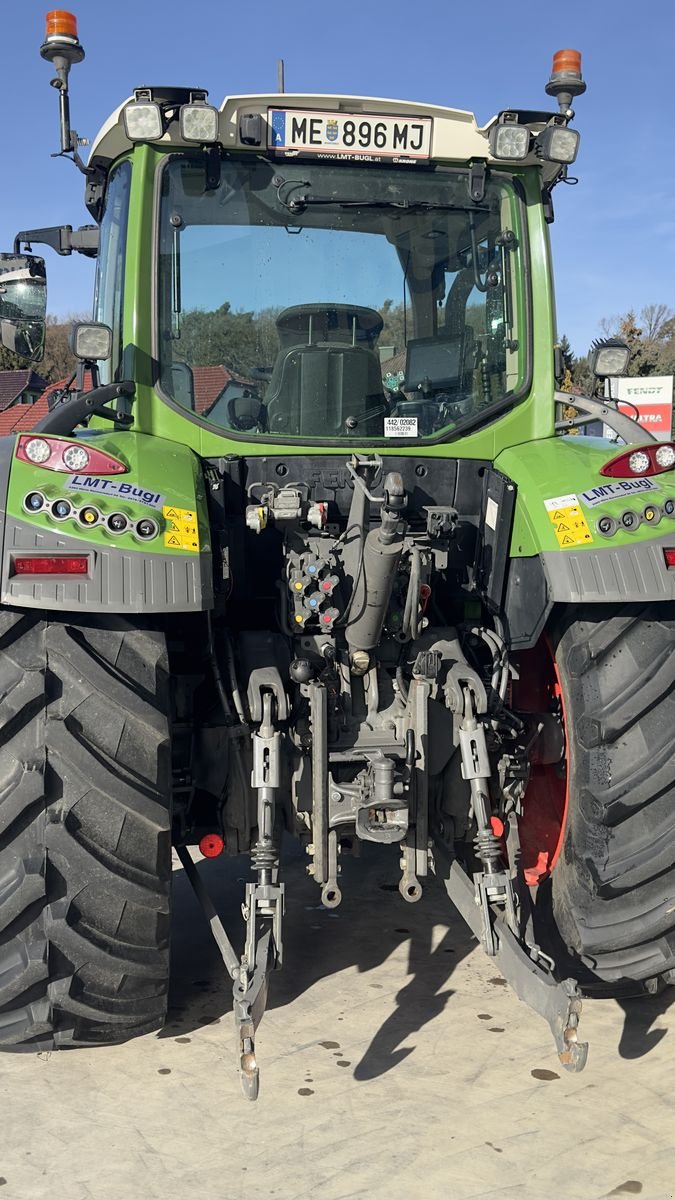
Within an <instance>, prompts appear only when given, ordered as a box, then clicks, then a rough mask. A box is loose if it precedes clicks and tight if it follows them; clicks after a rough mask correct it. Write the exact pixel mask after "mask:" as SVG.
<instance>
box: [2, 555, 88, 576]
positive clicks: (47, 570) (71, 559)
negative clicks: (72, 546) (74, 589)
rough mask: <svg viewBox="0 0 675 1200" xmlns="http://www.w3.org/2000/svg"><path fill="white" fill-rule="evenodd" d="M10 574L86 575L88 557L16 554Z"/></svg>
mask: <svg viewBox="0 0 675 1200" xmlns="http://www.w3.org/2000/svg"><path fill="white" fill-rule="evenodd" d="M10 573H11V574H12V575H87V574H88V573H89V556H88V555H87V554H50V555H46V554H44V555H37V554H16V555H15V556H14V559H13V562H12V566H11V572H10Z"/></svg>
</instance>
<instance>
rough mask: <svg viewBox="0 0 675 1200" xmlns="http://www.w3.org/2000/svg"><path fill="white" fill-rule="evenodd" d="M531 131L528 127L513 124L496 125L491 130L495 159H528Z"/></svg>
mask: <svg viewBox="0 0 675 1200" xmlns="http://www.w3.org/2000/svg"><path fill="white" fill-rule="evenodd" d="M529 148H530V131H529V129H528V128H527V126H526V125H514V124H511V123H508V124H504V125H495V126H494V128H493V129H491V130H490V150H491V151H492V156H493V158H508V159H519V158H527V152H528V150H529Z"/></svg>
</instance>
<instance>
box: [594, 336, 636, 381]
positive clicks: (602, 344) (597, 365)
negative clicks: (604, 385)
mask: <svg viewBox="0 0 675 1200" xmlns="http://www.w3.org/2000/svg"><path fill="white" fill-rule="evenodd" d="M629 358H630V347H629V346H627V345H626V343H625V342H622V341H621V340H620V338H605V339H604V340H603V341H596V342H593V345H592V346H591V353H590V362H589V366H590V368H591V371H592V372H593V374H594V375H595V377H596V379H607V378H608V377H609V376H610V375H625V374H626V371H627V370H628V360H629Z"/></svg>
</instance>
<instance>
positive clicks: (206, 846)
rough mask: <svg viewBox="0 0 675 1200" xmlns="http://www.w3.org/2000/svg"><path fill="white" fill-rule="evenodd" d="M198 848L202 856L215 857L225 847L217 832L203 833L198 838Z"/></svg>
mask: <svg viewBox="0 0 675 1200" xmlns="http://www.w3.org/2000/svg"><path fill="white" fill-rule="evenodd" d="M199 849H200V850H201V852H202V854H203V855H204V858H217V857H218V855H219V854H222V853H223V850H224V849H225V842H224V841H223V839H222V838H221V836H220V834H219V833H205V834H204V836H203V838H200V839H199Z"/></svg>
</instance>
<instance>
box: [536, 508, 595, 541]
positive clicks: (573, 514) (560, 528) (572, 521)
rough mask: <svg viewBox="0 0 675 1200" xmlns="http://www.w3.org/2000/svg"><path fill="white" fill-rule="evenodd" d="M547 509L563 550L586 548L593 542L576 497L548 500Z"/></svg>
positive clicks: (557, 539)
mask: <svg viewBox="0 0 675 1200" xmlns="http://www.w3.org/2000/svg"><path fill="white" fill-rule="evenodd" d="M544 503H545V505H546V509H547V510H548V515H549V517H550V520H551V524H552V525H553V532H554V533H555V536H556V541H557V543H558V545H559V546H560V547H561V548H562V549H565V550H567V549H569V547H570V546H586V545H588V543H589V542H592V541H593V535H592V533H591V531H590V529H589V528H588V524H587V522H586V518H585V516H584V514H583V513H582V511H581V508H580V507H579V501H578V499H577V497H576V496H575V495H570V496H556V497H555V498H554V499H553V500H546V501H545V502H544Z"/></svg>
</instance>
